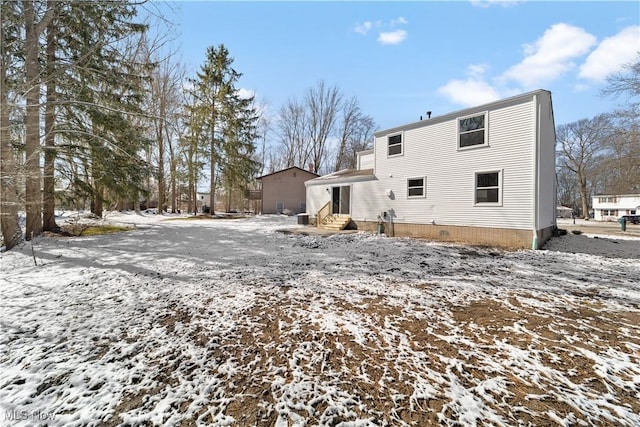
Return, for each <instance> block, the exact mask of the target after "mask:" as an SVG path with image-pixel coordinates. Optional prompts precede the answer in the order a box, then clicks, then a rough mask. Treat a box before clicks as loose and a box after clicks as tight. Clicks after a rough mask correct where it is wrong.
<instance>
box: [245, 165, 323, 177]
mask: <svg viewBox="0 0 640 427" xmlns="http://www.w3.org/2000/svg"><path fill="white" fill-rule="evenodd" d="M290 169H297V170H299V171H302V172H306V173H308V174H309V175H313V176H320V175H318V174H317V173H313V172H310V171H308V170H305V169H302V168H299V167H297V166H291V167H288V168H286V169H281V170H279V171H275V172H271V173H268V174H266V175H262V176H259V177H258V178H256V179H257V180H261V179H262V178H266V177H268V176H271V175H276V174H279V173H282V172H286V171H288V170H290Z"/></svg>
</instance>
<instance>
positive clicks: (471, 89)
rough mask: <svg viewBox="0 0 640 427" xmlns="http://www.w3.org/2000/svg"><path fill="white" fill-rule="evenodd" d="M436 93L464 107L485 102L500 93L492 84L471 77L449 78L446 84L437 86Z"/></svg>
mask: <svg viewBox="0 0 640 427" xmlns="http://www.w3.org/2000/svg"><path fill="white" fill-rule="evenodd" d="M438 93H440V94H441V95H444V96H446V97H447V98H449V100H450V101H452V102H455V103H456V104H460V105H463V106H465V107H472V106H474V105H481V104H486V103H487V102H491V101H496V100H498V99H500V98H501V95H500V93H499V92H498V90H496V89H495V88H494V87H493V86H491V85H490V84H488V83H487V82H485V81H484V80H479V79H475V78H473V77H470V78H468V79H466V80H450V81H449V82H447V84H446V85H444V86H442V87H440V88H438Z"/></svg>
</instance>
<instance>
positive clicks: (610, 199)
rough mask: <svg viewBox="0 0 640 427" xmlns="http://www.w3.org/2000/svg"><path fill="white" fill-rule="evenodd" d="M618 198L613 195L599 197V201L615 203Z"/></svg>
mask: <svg viewBox="0 0 640 427" xmlns="http://www.w3.org/2000/svg"><path fill="white" fill-rule="evenodd" d="M617 201H618V199H617V198H616V197H615V196H613V197H599V202H600V203H617Z"/></svg>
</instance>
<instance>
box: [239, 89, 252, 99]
mask: <svg viewBox="0 0 640 427" xmlns="http://www.w3.org/2000/svg"><path fill="white" fill-rule="evenodd" d="M238 96H239V97H240V98H242V99H249V98H255V96H256V92H255V91H254V90H251V89H245V88H243V87H241V88H240V89H238Z"/></svg>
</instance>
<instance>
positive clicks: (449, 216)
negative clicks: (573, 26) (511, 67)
mask: <svg viewBox="0 0 640 427" xmlns="http://www.w3.org/2000/svg"><path fill="white" fill-rule="evenodd" d="M357 164H358V169H354V170H344V171H339V172H335V173H333V174H329V175H325V176H321V177H319V178H316V179H312V180H310V181H307V182H305V186H306V187H307V212H309V213H310V214H311V216H314V215H316V214H317V213H318V212H324V211H325V210H327V209H329V210H330V211H331V214H342V215H349V216H350V217H351V219H352V224H353V223H354V224H355V226H356V227H357V228H358V229H361V230H369V231H375V230H377V229H378V223H379V219H382V221H384V227H385V233H386V234H390V235H394V236H412V237H424V238H429V239H437V240H444V241H458V242H465V243H471V244H486V245H496V246H504V247H515V248H534V249H537V248H540V247H541V246H542V244H543V243H544V242H545V241H546V240H547V239H548V238H549V237H550V236H551V235H552V233H553V230H554V228H555V227H556V182H555V176H556V175H555V124H554V118H553V106H552V102H551V93H550V92H549V91H546V90H536V91H533V92H529V93H525V94H522V95H518V96H514V97H511V98H507V99H503V100H500V101H495V102H492V103H489V104H485V105H481V106H478V107H474V108H468V109H465V110H461V111H456V112H453V113H449V114H445V115H442V116H438V117H433V118H429V119H427V120H421V121H418V122H415V123H410V124H407V125H405V126H400V127H396V128H392V129H387V130H383V131H379V132H376V134H375V141H374V148H373V150H369V151H364V152H360V153H358V163H357ZM327 204H328V206H327ZM323 207H324V209H323ZM321 216H323V215H321ZM316 221H317V219H316Z"/></svg>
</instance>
